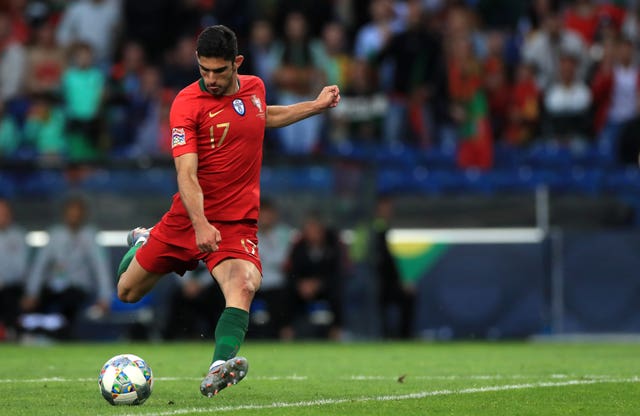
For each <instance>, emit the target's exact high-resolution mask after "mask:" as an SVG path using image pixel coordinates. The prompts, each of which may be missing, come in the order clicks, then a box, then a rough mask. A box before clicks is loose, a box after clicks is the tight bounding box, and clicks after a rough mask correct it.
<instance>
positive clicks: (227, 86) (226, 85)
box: [207, 69, 237, 97]
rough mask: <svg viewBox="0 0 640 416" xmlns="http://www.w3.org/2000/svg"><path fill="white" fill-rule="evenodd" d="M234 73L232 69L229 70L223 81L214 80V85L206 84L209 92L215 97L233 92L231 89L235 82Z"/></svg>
mask: <svg viewBox="0 0 640 416" xmlns="http://www.w3.org/2000/svg"><path fill="white" fill-rule="evenodd" d="M235 75H236V71H235V69H234V70H233V71H231V73H230V74H229V77H228V78H227V79H225V80H224V81H222V80H218V82H216V84H214V85H207V89H208V90H209V92H210V93H211V94H213V95H214V96H216V97H221V96H223V95H231V94H233V93H234V92H235V91H234V90H233V89H234V87H235V85H236V84H237V80H236V76H235ZM214 88H215V89H214Z"/></svg>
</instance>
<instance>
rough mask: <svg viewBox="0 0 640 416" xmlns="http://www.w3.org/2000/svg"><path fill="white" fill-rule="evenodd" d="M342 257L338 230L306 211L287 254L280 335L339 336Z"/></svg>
mask: <svg viewBox="0 0 640 416" xmlns="http://www.w3.org/2000/svg"><path fill="white" fill-rule="evenodd" d="M343 261H344V259H343V249H342V245H341V243H340V240H339V237H338V234H337V233H336V232H335V231H333V230H331V229H330V228H328V227H327V226H326V225H325V224H324V223H323V222H322V220H321V219H320V218H319V216H318V215H317V214H310V215H308V216H307V218H306V219H305V221H304V224H303V226H302V232H301V235H300V239H299V240H298V241H296V242H295V243H294V244H293V246H292V248H291V254H290V257H289V268H288V270H287V271H288V276H289V277H288V279H289V281H288V284H289V295H288V296H287V315H286V317H287V321H286V326H285V327H284V328H283V330H282V331H281V335H282V338H283V339H293V338H317V337H320V338H326V337H329V338H331V339H338V338H339V337H340V330H341V327H342V310H341V302H340V294H341V291H342V282H341V280H342V271H343V270H342V267H343Z"/></svg>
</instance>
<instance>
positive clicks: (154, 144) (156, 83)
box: [130, 66, 175, 158]
mask: <svg viewBox="0 0 640 416" xmlns="http://www.w3.org/2000/svg"><path fill="white" fill-rule="evenodd" d="M140 80H141V85H140V87H141V89H140V93H139V95H138V96H137V97H135V100H134V101H133V102H132V111H133V113H132V114H131V115H130V117H131V118H133V119H134V120H136V121H137V122H136V124H135V125H133V126H132V130H133V133H134V137H133V143H132V146H131V148H130V154H131V156H134V157H138V158H139V157H170V156H171V138H170V137H169V136H170V133H171V129H170V128H169V110H170V109H171V102H172V101H173V98H174V97H175V93H174V92H173V90H170V89H166V88H162V75H161V73H160V70H159V69H158V68H156V67H154V66H148V67H146V68H145V69H144V71H143V72H142V77H141V79H140Z"/></svg>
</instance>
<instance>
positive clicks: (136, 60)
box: [107, 41, 146, 150]
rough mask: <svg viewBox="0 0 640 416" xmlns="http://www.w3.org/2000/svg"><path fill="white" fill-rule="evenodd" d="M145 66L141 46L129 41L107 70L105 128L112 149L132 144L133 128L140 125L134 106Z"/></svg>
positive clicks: (137, 99)
mask: <svg viewBox="0 0 640 416" xmlns="http://www.w3.org/2000/svg"><path fill="white" fill-rule="evenodd" d="M145 66H146V61H145V53H144V50H143V49H142V46H141V45H140V44H139V43H137V42H133V41H129V42H126V43H125V44H124V45H123V46H122V50H121V53H120V58H119V59H118V60H117V61H116V62H115V63H114V64H113V66H112V67H111V70H110V73H109V79H108V86H107V94H108V104H109V107H108V125H109V134H110V137H111V138H112V141H111V144H112V146H113V148H114V149H115V150H118V149H122V148H126V147H128V146H131V144H132V143H133V142H134V135H135V129H136V128H137V127H138V125H139V123H140V114H139V112H136V111H135V110H136V108H135V107H136V103H137V101H139V100H140V98H139V97H140V95H141V89H142V85H141V84H142V80H141V77H142V74H143V72H144V70H145Z"/></svg>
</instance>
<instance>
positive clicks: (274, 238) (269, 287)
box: [251, 199, 293, 338]
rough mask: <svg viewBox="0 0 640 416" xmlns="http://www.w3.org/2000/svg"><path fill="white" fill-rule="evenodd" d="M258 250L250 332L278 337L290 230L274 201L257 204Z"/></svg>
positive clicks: (284, 301) (283, 314) (285, 309)
mask: <svg viewBox="0 0 640 416" xmlns="http://www.w3.org/2000/svg"><path fill="white" fill-rule="evenodd" d="M259 221H260V224H259V227H258V230H259V231H258V249H259V251H260V252H261V253H264V254H263V255H262V284H261V285H260V290H259V291H258V293H256V296H255V299H254V300H253V303H252V305H251V325H252V329H251V333H252V334H254V335H256V336H259V337H268V338H278V337H279V336H280V331H281V329H282V327H283V322H285V321H286V317H285V314H286V313H287V308H286V305H287V276H286V272H285V267H286V262H287V258H288V255H289V250H290V248H291V243H292V237H293V229H292V228H291V227H290V226H289V225H287V224H285V223H284V222H282V220H281V218H280V211H279V209H278V207H277V206H276V205H275V203H274V202H272V201H270V200H268V199H263V200H262V201H261V203H260V220H259Z"/></svg>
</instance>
